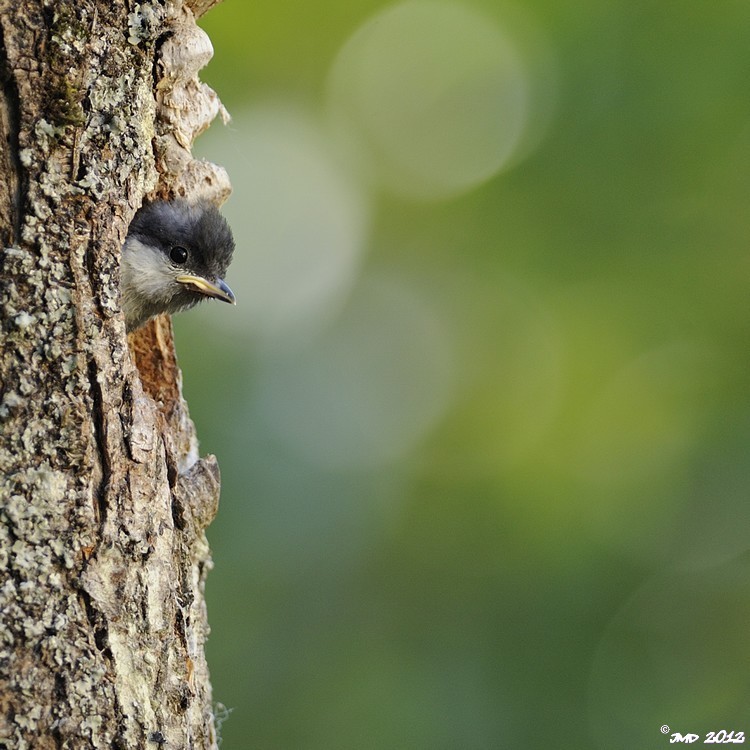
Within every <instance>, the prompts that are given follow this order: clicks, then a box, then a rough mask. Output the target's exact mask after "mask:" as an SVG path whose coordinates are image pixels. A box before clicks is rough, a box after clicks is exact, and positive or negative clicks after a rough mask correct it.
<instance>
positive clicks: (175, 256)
mask: <svg viewBox="0 0 750 750" xmlns="http://www.w3.org/2000/svg"><path fill="white" fill-rule="evenodd" d="M169 257H170V259H171V260H172V263H176V264H177V265H178V266H181V265H182V264H183V263H185V262H186V261H187V259H188V251H187V250H185V248H184V247H181V246H180V245H176V246H175V247H173V248H172V249H171V250H170V251H169Z"/></svg>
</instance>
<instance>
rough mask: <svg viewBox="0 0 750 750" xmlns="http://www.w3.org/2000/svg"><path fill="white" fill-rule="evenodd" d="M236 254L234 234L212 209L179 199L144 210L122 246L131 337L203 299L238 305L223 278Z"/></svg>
mask: <svg viewBox="0 0 750 750" xmlns="http://www.w3.org/2000/svg"><path fill="white" fill-rule="evenodd" d="M233 253H234V237H233V235H232V230H231V229H230V227H229V224H228V223H227V221H226V219H225V218H224V217H223V216H222V215H221V213H220V212H219V210H218V209H217V208H216V207H215V206H214V205H213V204H211V203H208V202H207V201H195V202H192V201H188V200H186V199H183V198H176V199H173V200H155V201H153V202H150V203H146V204H145V205H143V206H142V207H141V208H140V209H139V210H138V211H137V212H136V214H135V216H134V217H133V220H132V221H131V222H130V226H129V227H128V234H127V236H126V238H125V242H124V243H123V246H122V261H121V267H120V306H121V307H122V310H123V312H124V314H125V329H126V330H127V332H128V333H130V332H132V331H135V330H136V329H137V328H140V327H141V326H142V325H144V324H145V323H147V322H148V321H149V320H151V318H153V317H155V316H157V315H160V314H162V313H169V314H173V313H177V312H181V311H182V310H187V309H189V308H191V307H194V306H195V305H197V304H198V302H200V301H201V300H204V299H209V298H213V299H218V300H221V301H222V302H228V303H230V304H232V305H234V304H236V300H235V297H234V293H233V292H232V290H231V289H230V288H229V286H228V285H227V283H226V282H225V281H224V278H223V277H224V275H225V274H226V271H227V268H228V267H229V264H230V262H231V260H232V254H233Z"/></svg>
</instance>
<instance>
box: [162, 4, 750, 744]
mask: <svg viewBox="0 0 750 750" xmlns="http://www.w3.org/2000/svg"><path fill="white" fill-rule="evenodd" d="M201 24H202V26H203V27H204V28H205V29H206V30H207V31H208V33H209V35H210V37H211V39H212V42H213V44H214V47H215V50H216V53H215V58H214V60H213V61H212V63H211V64H210V65H209V67H208V68H207V69H206V70H205V71H204V75H203V78H204V80H206V81H207V82H208V83H209V84H210V85H212V86H213V87H214V88H215V89H216V90H217V91H218V92H219V94H220V96H221V97H222V100H223V102H224V104H225V105H226V106H227V108H228V109H229V111H230V112H231V114H232V115H233V118H234V119H233V121H232V123H231V124H230V125H228V126H227V127H223V126H222V125H221V124H215V125H214V126H213V127H212V128H211V130H210V131H209V132H208V133H207V134H206V135H204V136H202V137H201V139H200V140H199V142H198V144H197V148H196V152H197V153H198V154H199V155H201V156H205V157H206V158H209V159H211V160H212V161H216V162H219V163H221V164H223V165H224V166H226V168H227V169H228V170H229V173H230V176H231V178H232V182H233V185H234V194H233V196H232V198H231V199H230V201H229V202H228V204H227V206H226V214H227V216H228V218H229V220H230V222H231V223H232V225H233V227H234V230H235V235H236V238H237V244H238V249H237V254H236V259H235V262H234V264H233V267H232V269H231V270H230V274H229V278H228V280H229V282H230V284H231V285H232V288H233V289H234V291H235V293H236V295H237V298H238V300H239V302H238V306H237V308H235V309H229V308H227V307H225V306H220V305H206V306H204V307H202V308H201V309H200V310H198V311H194V312H192V313H190V314H189V315H185V316H182V317H178V318H177V320H176V329H177V345H178V353H179V356H180V361H181V365H182V367H183V371H184V380H185V391H186V395H187V398H188V401H189V403H190V408H191V414H192V416H193V418H194V420H195V422H196V424H197V427H198V434H199V437H200V439H201V448H202V451H203V452H204V453H205V452H211V453H215V454H216V455H217V456H218V457H219V461H220V465H221V468H222V498H221V507H220V511H219V515H218V517H217V519H216V520H215V521H214V523H213V525H212V526H211V527H210V529H209V538H210V541H211V544H212V548H213V554H214V560H215V564H216V567H215V570H214V571H213V572H212V574H211V576H210V577H209V581H208V599H209V608H210V609H209V613H210V621H211V625H212V635H211V639H210V641H209V643H208V655H209V660H210V665H211V672H212V676H213V684H214V697H215V700H216V701H218V702H220V703H221V704H223V705H224V706H226V707H227V709H229V711H230V713H229V715H228V718H226V721H224V723H223V726H222V735H223V745H222V747H223V748H224V749H225V750H226V749H227V748H232V749H234V748H237V749H240V748H242V749H243V750H244V749H245V748H247V749H256V748H257V749H258V750H292V749H293V748H295V749H296V748H300V749H304V750H338V749H341V750H359V749H360V748H362V749H365V748H377V749H378V750H380V749H388V750H390V749H395V748H399V749H400V748H405V749H412V748H414V749H415V750H421V749H424V750H437V749H443V748H445V749H446V750H448V749H453V748H456V749H464V748H466V749H469V750H472V749H474V748H477V749H479V748H576V750H582V749H583V750H585V749H587V748H608V749H609V748H646V747H648V748H658V747H666V746H667V745H668V744H669V732H681V733H687V732H695V733H699V734H700V733H703V732H706V731H709V730H720V729H725V730H736V731H745V732H747V733H750V712H749V711H748V705H750V644H749V643H748V623H749V622H750V575H748V574H749V573H750V565H749V564H748V562H749V558H748V554H747V550H748V547H749V546H750V545H749V543H748V534H747V529H748V528H749V527H750V503H748V489H750V464H749V463H748V460H747V446H748V442H749V441H750V403H749V401H748V387H749V386H750V382H749V379H748V371H750V354H749V352H748V332H749V331H748V328H749V327H750V305H749V300H748V287H749V286H750V252H749V249H750V248H749V247H748V240H750V221H749V220H748V210H747V201H748V196H750V6H748V4H747V3H746V2H739V1H733V2H729V1H728V0H720V1H719V2H717V3H707V2H705V1H704V0H701V1H700V2H698V1H697V0H696V1H690V0H688V1H687V2H685V1H684V0H683V2H679V3H678V2H657V3H654V2H643V1H642V2H632V0H631V1H628V2H626V1H625V0H622V1H617V2H615V1H612V0H610V1H607V0H605V1H604V2H602V1H601V0H598V1H597V2H593V1H592V0H575V1H574V2H573V1H570V2H562V3H559V2H558V3H552V2H547V1H546V0H530V1H529V2H526V3H524V4H523V5H522V6H521V5H517V6H511V5H506V4H501V3H499V2H497V0H495V1H494V2H493V1H492V0H471V1H470V2H469V1H467V2H463V1H462V0H455V1H453V0H435V1H432V0H409V2H406V3H396V4H389V3H383V2H378V1H377V0H317V1H314V2H306V3H302V2H288V3H278V2H271V0H253V1H252V2H239V0H227V1H226V2H224V3H223V4H222V5H220V6H218V7H217V8H216V9H214V10H213V11H211V12H210V13H209V14H207V15H206V16H205V17H204V18H203V19H202V21H201ZM662 725H667V726H669V727H670V730H669V731H668V732H667V734H663V733H662V732H661V730H660V727H662ZM701 742H702V739H701ZM699 744H700V743H699Z"/></svg>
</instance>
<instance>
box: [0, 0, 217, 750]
mask: <svg viewBox="0 0 750 750" xmlns="http://www.w3.org/2000/svg"><path fill="white" fill-rule="evenodd" d="M212 4H213V3H212V2H211V0H204V1H203V2H201V0H194V1H193V2H189V3H187V2H186V3H185V4H184V5H183V3H182V2H181V0H167V1H166V2H161V3H160V2H153V3H149V2H141V3H126V2H124V0H117V1H116V2H112V1H111V0H0V129H1V130H2V134H1V137H0V243H1V245H2V246H1V247H0V341H1V342H2V345H1V346H0V750H5V749H6V748H7V749H8V750H10V748H13V750H27V749H30V748H34V750H47V748H108V750H112V749H113V748H122V749H124V748H128V750H130V749H131V748H155V747H164V748H179V749H180V750H182V749H184V748H196V749H198V748H200V749H203V748H215V747H216V737H215V730H214V721H213V711H212V703H211V690H210V683H209V680H208V671H207V667H206V662H205V657H204V653H203V644H204V641H205V638H206V635H207V633H208V625H207V619H206V612H205V603H204V597H203V587H204V582H205V576H206V573H207V571H208V569H209V568H210V565H211V561H210V555H209V550H208V546H207V543H206V539H205V535H204V529H205V527H206V526H207V525H208V523H210V521H211V519H212V518H213V515H214V513H215V511H216V506H217V502H218V492H219V474H218V468H217V466H216V462H215V460H214V459H213V458H212V457H208V458H205V459H200V458H199V457H198V451H197V441H196V438H195V433H194V429H193V425H192V423H191V422H190V419H189V416H188V413H187V408H186V406H185V403H184V401H183V399H182V395H181V389H180V372H179V369H178V367H177V364H176V359H175V355H174V346H173V341H172V335H171V325H170V323H169V321H168V320H158V321H156V322H154V323H152V324H151V325H150V326H149V327H147V328H146V329H145V330H144V331H142V332H138V333H137V334H136V335H135V336H131V341H130V344H131V347H132V351H131V350H130V349H129V348H128V345H127V338H126V335H125V329H124V323H123V320H122V316H121V315H120V313H119V308H118V304H119V303H118V299H119V294H118V286H119V256H120V247H121V246H122V241H123V239H124V237H125V233H126V231H127V225H128V223H129V221H130V218H131V217H132V215H133V213H134V211H135V210H136V209H137V208H138V207H139V206H140V204H141V202H142V200H143V198H144V197H145V196H148V197H153V196H156V195H164V196H169V195H176V194H188V195H193V194H194V191H201V192H202V194H203V195H204V196H208V197H210V198H211V199H213V200H215V201H216V202H220V201H221V200H222V199H223V197H225V196H226V194H227V193H228V190H229V186H228V181H227V180H226V174H225V173H224V172H223V170H222V169H220V168H218V167H213V166H212V165H208V164H204V163H201V162H195V161H194V160H193V159H192V157H191V156H190V145H191V143H192V138H193V137H194V136H195V135H196V134H197V133H198V132H200V131H201V130H202V129H203V128H205V127H206V126H207V124H208V122H209V121H210V119H212V118H213V116H215V114H216V113H218V112H220V111H221V107H220V104H219V103H218V99H216V97H215V94H213V92H210V90H208V89H207V88H206V87H204V86H203V85H202V84H200V82H198V80H197V71H198V68H199V64H200V63H201V61H205V58H206V55H207V50H206V47H205V43H204V41H205V40H204V41H203V42H201V41H200V40H201V34H202V32H200V33H199V32H196V30H195V29H196V28H197V27H195V22H194V11H195V13H199V12H201V11H202V10H204V9H206V8H207V7H209V6H210V5H212Z"/></svg>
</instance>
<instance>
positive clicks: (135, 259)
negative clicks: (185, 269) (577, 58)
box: [121, 238, 180, 301]
mask: <svg viewBox="0 0 750 750" xmlns="http://www.w3.org/2000/svg"><path fill="white" fill-rule="evenodd" d="M121 273H122V289H123V293H124V294H128V295H130V294H132V295H135V296H138V297H145V298H147V299H149V300H152V301H155V300H164V301H168V300H170V299H171V298H172V297H173V296H174V295H175V293H177V292H178V291H179V289H180V286H179V284H177V283H176V282H175V279H174V272H173V270H172V268H171V267H170V265H169V263H168V262H167V260H166V258H165V257H164V253H162V251H161V250H159V249H158V248H154V247H151V246H150V245H145V244H144V243H142V242H141V241H140V240H137V239H134V238H131V239H129V240H127V242H126V243H125V246H124V248H123V254H122V271H121Z"/></svg>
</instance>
